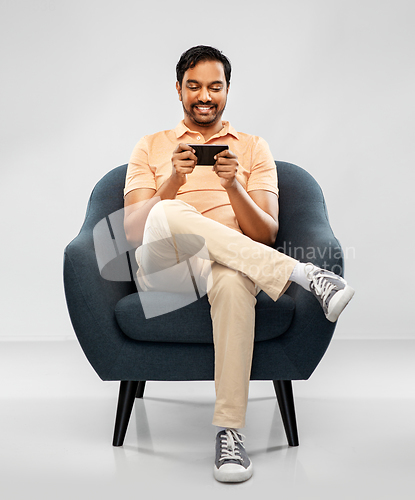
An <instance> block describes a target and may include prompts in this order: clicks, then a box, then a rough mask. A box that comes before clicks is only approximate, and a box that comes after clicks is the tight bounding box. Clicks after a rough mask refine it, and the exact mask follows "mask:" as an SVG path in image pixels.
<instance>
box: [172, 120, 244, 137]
mask: <svg viewBox="0 0 415 500" xmlns="http://www.w3.org/2000/svg"><path fill="white" fill-rule="evenodd" d="M222 125H223V129H222V130H220V131H219V132H218V133H217V134H215V135H214V136H213V137H211V139H213V138H214V137H224V136H225V135H228V134H230V135H233V137H235V139H238V140H239V135H238V132H237V131H236V130H235V129H234V128H233V127H232V125H231V124H230V123H229V122H227V121H222ZM174 131H175V133H176V137H177V139H179V138H180V137H182V136H184V135H185V134H187V133H191V134H197V133H198V132H194V131H193V130H190V129H189V128H188V127H187V126H186V125H185V124H184V120H182V121H181V122H180V123H179V124H178V125H177V127H176V128H175V129H174ZM209 140H210V139H209Z"/></svg>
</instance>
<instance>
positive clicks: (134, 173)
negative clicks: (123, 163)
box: [124, 136, 156, 196]
mask: <svg viewBox="0 0 415 500" xmlns="http://www.w3.org/2000/svg"><path fill="white" fill-rule="evenodd" d="M148 157H149V151H148V141H147V136H145V137H143V138H142V139H140V140H139V142H138V143H137V144H136V146H135V147H134V149H133V152H132V153H131V157H130V161H129V163H128V168H127V175H126V178H125V188H124V196H126V195H127V194H128V193H129V192H131V191H134V189H140V188H149V189H156V180H155V175H154V172H153V171H152V169H151V168H150V165H149V159H148Z"/></svg>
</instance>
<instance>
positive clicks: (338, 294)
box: [305, 263, 354, 323]
mask: <svg viewBox="0 0 415 500" xmlns="http://www.w3.org/2000/svg"><path fill="white" fill-rule="evenodd" d="M305 272H306V276H307V279H308V280H309V281H310V290H311V292H312V294H313V295H314V296H315V297H316V299H317V300H318V301H319V302H320V305H321V307H322V308H323V311H324V314H325V315H326V318H327V319H328V320H329V321H331V322H332V323H334V322H335V321H337V319H338V317H339V316H340V314H341V312H342V311H343V309H344V308H345V307H346V306H347V304H348V303H349V301H350V300H351V298H352V297H353V295H354V290H353V288H352V287H351V286H349V285H348V284H347V282H346V281H345V280H344V279H343V278H342V277H341V276H338V275H337V274H334V273H332V272H331V271H326V270H325V269H321V268H319V267H316V266H315V265H314V264H311V263H308V264H306V266H305Z"/></svg>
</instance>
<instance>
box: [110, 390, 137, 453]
mask: <svg viewBox="0 0 415 500" xmlns="http://www.w3.org/2000/svg"><path fill="white" fill-rule="evenodd" d="M137 387H138V382H137V381H131V380H128V381H127V380H121V384H120V392H119V395H118V406H117V416H116V418H115V428H114V439H113V441H112V445H113V446H122V445H123V443H124V438H125V434H126V432H127V427H128V422H129V421H130V416H131V411H132V409H133V406H134V401H135V395H136V394H137Z"/></svg>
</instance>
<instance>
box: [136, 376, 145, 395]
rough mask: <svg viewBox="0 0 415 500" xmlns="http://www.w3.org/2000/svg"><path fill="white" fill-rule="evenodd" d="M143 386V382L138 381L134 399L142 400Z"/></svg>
mask: <svg viewBox="0 0 415 500" xmlns="http://www.w3.org/2000/svg"><path fill="white" fill-rule="evenodd" d="M145 386H146V381H145V380H140V382H138V388H137V393H136V395H135V397H136V398H142V397H143V396H144V389H145Z"/></svg>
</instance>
